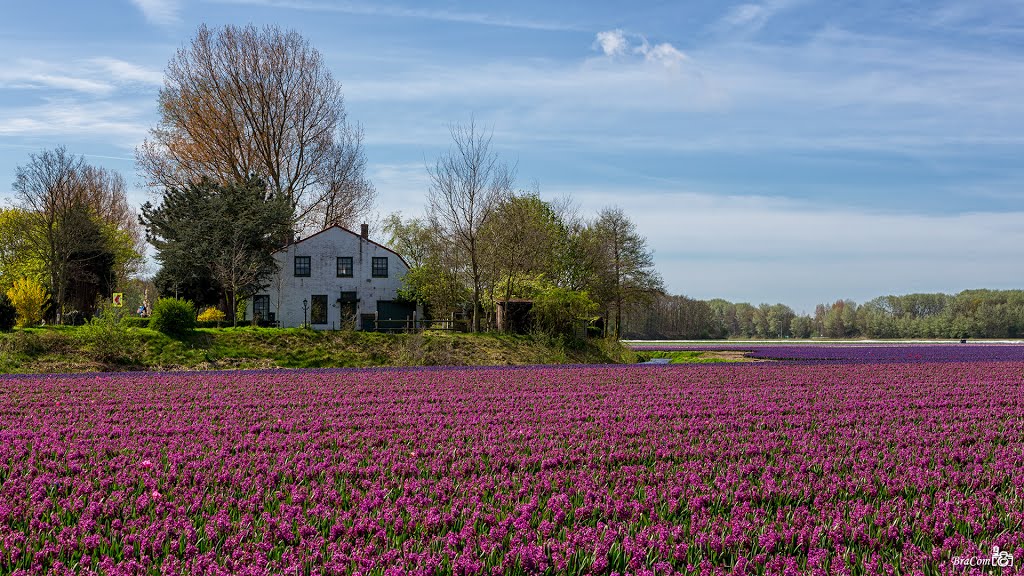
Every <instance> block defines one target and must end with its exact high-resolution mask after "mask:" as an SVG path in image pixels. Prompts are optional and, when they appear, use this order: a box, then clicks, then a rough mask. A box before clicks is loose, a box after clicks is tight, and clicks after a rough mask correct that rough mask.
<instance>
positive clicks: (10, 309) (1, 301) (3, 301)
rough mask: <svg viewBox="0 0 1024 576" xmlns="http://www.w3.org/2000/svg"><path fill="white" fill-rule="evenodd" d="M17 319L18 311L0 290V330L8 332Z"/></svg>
mask: <svg viewBox="0 0 1024 576" xmlns="http://www.w3.org/2000/svg"><path fill="white" fill-rule="evenodd" d="M17 320H18V311H17V310H16V309H15V308H14V304H11V299H10V298H8V297H7V294H4V293H3V292H0V332H9V331H10V330H11V328H14V323H15V322H16V321H17Z"/></svg>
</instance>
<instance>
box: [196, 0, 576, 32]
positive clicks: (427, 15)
mask: <svg viewBox="0 0 1024 576" xmlns="http://www.w3.org/2000/svg"><path fill="white" fill-rule="evenodd" d="M208 1H210V2H217V3H222V4H248V5H255V6H266V7H269V8H282V9H291V10H304V11H310V12H340V13H345V14H356V15H361V16H384V17H389V18H414V19H420V20H436V21H443V22H459V23H463V24H480V25H484V26H499V27H503V28H522V29H528V30H550V31H557V30H576V29H578V28H577V27H576V26H573V25H570V24H564V23H561V22H551V21H546V20H534V19H528V18H518V17H514V16H505V15H499V14H487V13H483V12H460V11H455V10H443V9H434V8H407V7H404V6H395V5H392V4H385V3H363V2H318V1H315V0H208Z"/></svg>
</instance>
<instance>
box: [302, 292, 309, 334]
mask: <svg viewBox="0 0 1024 576" xmlns="http://www.w3.org/2000/svg"><path fill="white" fill-rule="evenodd" d="M308 311H309V300H307V299H305V298H303V299H302V327H303V328H306V327H308V326H309V324H307V323H306V312H308Z"/></svg>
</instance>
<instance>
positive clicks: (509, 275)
mask: <svg viewBox="0 0 1024 576" xmlns="http://www.w3.org/2000/svg"><path fill="white" fill-rule="evenodd" d="M562 230H563V227H562V223H561V221H560V220H559V218H558V214H557V213H556V212H555V210H554V209H553V208H552V207H551V206H550V205H549V204H548V203H547V202H544V201H543V200H541V199H540V196H539V195H538V194H537V193H536V192H527V193H522V194H512V195H509V196H507V197H504V198H502V199H501V200H499V201H498V204H497V206H495V210H494V214H493V216H492V218H490V219H489V220H488V221H487V222H486V223H485V224H484V226H483V227H481V245H482V247H483V250H482V251H483V254H484V260H485V262H486V265H487V267H488V269H489V270H490V272H491V278H490V280H491V281H490V290H491V300H492V301H494V302H495V303H497V302H498V301H502V302H508V300H509V299H511V298H512V297H513V296H522V295H523V294H517V292H521V291H522V287H521V286H520V284H521V283H522V282H524V281H526V280H529V279H532V278H535V277H536V276H538V275H543V274H548V273H550V272H551V271H552V270H553V268H554V264H555V258H554V254H555V249H557V247H558V245H559V243H560V242H561V234H562Z"/></svg>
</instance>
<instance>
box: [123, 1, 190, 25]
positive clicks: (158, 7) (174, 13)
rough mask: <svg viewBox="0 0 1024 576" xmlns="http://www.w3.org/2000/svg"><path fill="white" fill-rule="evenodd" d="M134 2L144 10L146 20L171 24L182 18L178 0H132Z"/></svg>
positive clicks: (157, 23) (159, 23)
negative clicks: (179, 15) (179, 12)
mask: <svg viewBox="0 0 1024 576" xmlns="http://www.w3.org/2000/svg"><path fill="white" fill-rule="evenodd" d="M132 3H133V4H135V6H136V7H138V9H139V10H141V11H142V15H143V16H145V17H146V20H149V21H150V22H151V23H153V24H156V25H157V26H171V25H173V24H177V23H178V22H179V20H180V19H179V17H178V10H179V9H180V3H179V1H178V0H132Z"/></svg>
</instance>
